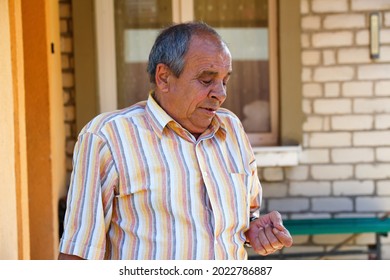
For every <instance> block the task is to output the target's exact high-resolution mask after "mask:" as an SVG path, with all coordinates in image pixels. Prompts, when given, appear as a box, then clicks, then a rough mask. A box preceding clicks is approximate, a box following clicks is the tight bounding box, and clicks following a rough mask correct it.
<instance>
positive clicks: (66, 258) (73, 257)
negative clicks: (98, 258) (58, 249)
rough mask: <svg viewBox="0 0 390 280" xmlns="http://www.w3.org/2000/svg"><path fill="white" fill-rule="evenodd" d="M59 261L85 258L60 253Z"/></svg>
mask: <svg viewBox="0 0 390 280" xmlns="http://www.w3.org/2000/svg"><path fill="white" fill-rule="evenodd" d="M58 259H59V260H84V259H83V258H80V257H79V256H76V255H68V254H63V253H60V254H59V255H58Z"/></svg>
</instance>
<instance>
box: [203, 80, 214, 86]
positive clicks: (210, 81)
mask: <svg viewBox="0 0 390 280" xmlns="http://www.w3.org/2000/svg"><path fill="white" fill-rule="evenodd" d="M200 82H201V84H203V85H205V86H209V85H211V83H212V82H213V80H200Z"/></svg>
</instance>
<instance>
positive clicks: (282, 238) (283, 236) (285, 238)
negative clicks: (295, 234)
mask: <svg viewBox="0 0 390 280" xmlns="http://www.w3.org/2000/svg"><path fill="white" fill-rule="evenodd" d="M272 231H273V233H274V235H275V236H276V238H277V239H278V240H279V242H280V243H281V244H282V245H283V246H285V247H291V246H292V244H293V239H292V237H291V235H290V232H289V231H288V230H287V229H286V228H284V229H283V230H279V229H277V228H276V227H275V228H273V229H272Z"/></svg>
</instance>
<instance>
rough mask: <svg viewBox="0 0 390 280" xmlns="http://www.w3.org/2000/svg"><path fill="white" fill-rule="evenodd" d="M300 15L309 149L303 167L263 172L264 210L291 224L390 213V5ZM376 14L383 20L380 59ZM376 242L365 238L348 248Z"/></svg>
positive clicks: (326, 8) (321, 245)
mask: <svg viewBox="0 0 390 280" xmlns="http://www.w3.org/2000/svg"><path fill="white" fill-rule="evenodd" d="M300 9H301V25H300V27H301V35H300V36H301V37H300V39H301V62H302V72H301V81H302V103H301V105H302V108H301V109H302V112H303V114H304V121H303V122H302V130H303V135H302V137H303V140H302V143H301V144H302V147H303V150H302V152H301V154H300V158H299V162H300V164H299V165H298V166H297V167H288V168H280V169H278V170H268V171H265V172H262V175H263V176H264V175H265V176H264V177H266V178H269V179H270V182H267V187H266V188H265V192H264V197H265V199H266V203H265V205H266V206H265V208H266V209H265V210H278V211H280V212H281V213H282V215H283V216H284V217H289V218H312V217H332V216H334V217H359V216H360V217H365V216H366V217H372V216H380V215H381V214H382V213H383V212H385V211H390V12H389V11H390V0H301V7H300ZM370 12H379V13H380V16H381V21H380V24H381V26H380V56H379V59H376V60H372V59H371V57H370V42H369V40H370V33H369V18H368V17H369V14H370ZM278 193H280V195H278ZM268 194H269V195H270V196H269V197H267V195H268ZM345 237H346V236H337V235H335V236H316V237H314V238H303V239H302V240H301V243H299V245H300V246H297V247H295V246H293V248H292V249H289V250H298V251H299V250H307V249H308V248H311V249H313V248H315V249H317V248H318V250H329V249H330V248H332V246H330V245H332V244H336V243H337V241H339V240H341V239H343V238H345ZM389 240H390V239H389ZM313 242H314V243H313ZM372 242H373V235H365V236H363V237H361V238H360V239H359V240H356V242H351V244H349V245H348V249H357V248H364V246H365V245H366V244H370V243H372ZM389 242H390V241H389ZM313 244H317V245H318V246H317V247H311V246H312V245H313ZM389 244H390V243H389ZM388 247H389V248H388V252H386V251H385V252H384V254H383V255H384V256H387V257H388V258H389V259H390V257H389V256H390V251H389V250H390V246H388ZM335 258H337V257H335ZM339 258H342V257H339ZM353 258H358V257H355V256H353Z"/></svg>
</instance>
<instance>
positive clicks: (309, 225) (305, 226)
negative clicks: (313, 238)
mask: <svg viewBox="0 0 390 280" xmlns="http://www.w3.org/2000/svg"><path fill="white" fill-rule="evenodd" d="M284 225H285V227H286V228H287V229H288V230H289V231H290V233H291V235H293V236H294V235H318V234H352V235H351V236H350V237H348V238H347V239H345V240H343V241H342V242H341V243H339V244H337V245H335V246H334V247H333V248H332V249H331V250H329V251H326V252H305V253H284V252H283V251H282V252H280V253H275V254H273V255H270V256H267V257H261V256H257V255H250V256H249V259H264V258H274V259H275V258H276V259H286V258H304V257H313V256H314V257H316V256H317V257H319V258H320V259H322V258H324V257H325V256H330V255H351V254H368V255H369V258H370V259H381V240H380V236H382V235H383V236H387V234H388V232H390V218H388V215H386V216H385V217H384V218H329V219H299V220H285V221H284ZM362 233H374V234H375V236H376V239H375V244H373V245H370V246H369V247H368V250H343V251H339V250H338V249H340V248H341V247H343V246H344V245H346V244H347V243H348V242H350V241H352V240H354V239H355V238H356V237H357V236H359V235H360V234H362Z"/></svg>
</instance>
